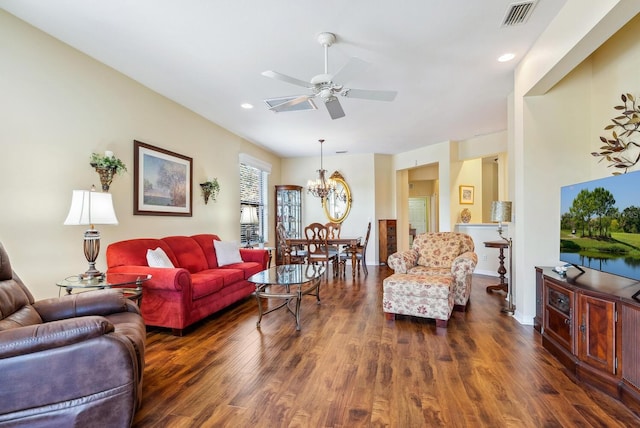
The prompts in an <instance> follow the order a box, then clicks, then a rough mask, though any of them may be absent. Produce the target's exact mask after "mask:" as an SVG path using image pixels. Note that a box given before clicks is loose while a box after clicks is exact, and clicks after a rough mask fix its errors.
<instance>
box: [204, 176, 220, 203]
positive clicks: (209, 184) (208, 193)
mask: <svg viewBox="0 0 640 428" xmlns="http://www.w3.org/2000/svg"><path fill="white" fill-rule="evenodd" d="M200 187H201V188H202V196H203V197H204V203H205V205H206V204H207V202H209V198H211V200H212V201H213V202H215V201H216V198H217V197H218V193H219V192H220V184H218V179H217V178H214V179H209V180H207V181H205V182H204V183H200Z"/></svg>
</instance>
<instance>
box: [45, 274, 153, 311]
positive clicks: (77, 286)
mask: <svg viewBox="0 0 640 428" xmlns="http://www.w3.org/2000/svg"><path fill="white" fill-rule="evenodd" d="M150 279H151V275H146V274H143V275H139V274H132V273H108V274H106V275H102V276H97V277H94V278H84V277H82V276H81V275H73V276H69V277H67V278H65V279H63V280H62V281H58V282H56V285H57V286H58V287H60V290H62V289H63V288H64V289H65V290H66V291H67V294H71V293H72V292H73V290H80V291H87V290H91V289H94V290H95V289H98V290H102V289H105V288H117V289H120V290H122V291H123V293H124V295H125V297H126V298H128V299H131V300H133V301H135V302H136V303H138V305H139V304H140V300H141V299H142V283H143V282H145V281H149V280H150Z"/></svg>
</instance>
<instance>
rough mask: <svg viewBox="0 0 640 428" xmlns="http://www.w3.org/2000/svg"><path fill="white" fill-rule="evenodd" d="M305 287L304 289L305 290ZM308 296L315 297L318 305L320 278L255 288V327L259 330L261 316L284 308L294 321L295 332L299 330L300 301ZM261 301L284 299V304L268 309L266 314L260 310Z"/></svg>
mask: <svg viewBox="0 0 640 428" xmlns="http://www.w3.org/2000/svg"><path fill="white" fill-rule="evenodd" d="M305 287H306V288H305ZM307 294H310V295H312V296H316V304H318V305H319V304H320V278H314V279H312V280H310V281H308V282H305V283H303V284H295V285H276V284H264V285H260V286H258V287H256V292H255V295H256V299H257V300H258V322H257V323H256V327H258V328H260V322H261V321H262V316H263V315H266V314H268V313H270V312H273V311H275V310H278V309H280V308H283V307H286V308H287V310H288V311H289V313H290V314H291V315H293V316H294V318H295V319H296V330H298V331H299V330H300V301H301V300H302V296H306V295H307ZM261 299H284V302H283V303H282V304H281V305H279V306H276V307H275V308H272V309H269V310H268V311H266V312H263V310H262V300H261ZM293 301H295V302H294V303H295V309H291V303H292V302H293Z"/></svg>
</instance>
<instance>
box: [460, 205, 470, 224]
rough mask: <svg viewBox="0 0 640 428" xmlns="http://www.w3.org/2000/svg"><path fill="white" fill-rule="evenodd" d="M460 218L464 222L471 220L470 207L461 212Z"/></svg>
mask: <svg viewBox="0 0 640 428" xmlns="http://www.w3.org/2000/svg"><path fill="white" fill-rule="evenodd" d="M460 219H461V220H462V222H463V223H469V222H470V221H471V211H469V208H465V209H463V210H462V212H460Z"/></svg>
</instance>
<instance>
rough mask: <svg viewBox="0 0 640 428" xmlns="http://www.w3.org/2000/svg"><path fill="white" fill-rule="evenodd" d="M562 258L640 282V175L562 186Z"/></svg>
mask: <svg viewBox="0 0 640 428" xmlns="http://www.w3.org/2000/svg"><path fill="white" fill-rule="evenodd" d="M560 260H562V261H563V262H567V263H571V264H575V265H580V266H585V267H588V268H590V269H596V270H600V271H603V272H609V273H612V274H615V275H620V276H624V277H627V278H632V279H636V280H640V172H631V173H627V174H620V175H615V176H611V177H606V178H601V179H599V180H592V181H587V182H584V183H578V184H573V185H570V186H564V187H562V188H561V190H560Z"/></svg>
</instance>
